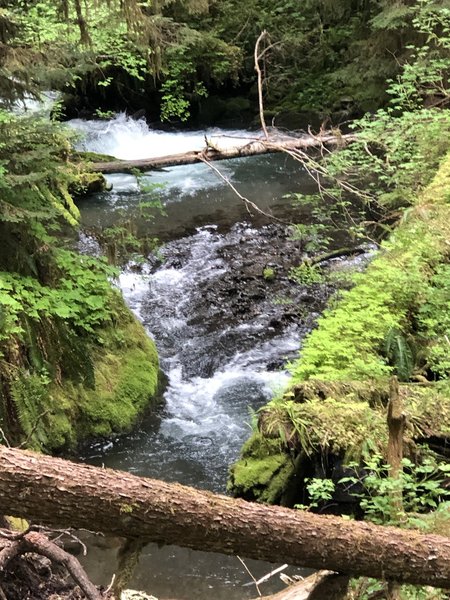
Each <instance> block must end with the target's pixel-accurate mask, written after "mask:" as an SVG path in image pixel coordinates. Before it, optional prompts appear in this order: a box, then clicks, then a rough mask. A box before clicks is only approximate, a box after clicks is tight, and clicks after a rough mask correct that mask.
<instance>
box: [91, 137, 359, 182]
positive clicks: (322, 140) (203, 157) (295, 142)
mask: <svg viewBox="0 0 450 600" xmlns="http://www.w3.org/2000/svg"><path fill="white" fill-rule="evenodd" d="M353 139H354V136H352V135H343V136H333V135H322V136H317V137H316V136H311V135H307V136H304V137H301V138H290V139H288V140H286V139H282V140H280V141H265V140H260V139H258V140H254V141H251V142H249V143H247V144H245V145H241V146H236V147H233V148H224V149H219V148H215V147H214V146H213V145H212V144H210V143H209V141H207V143H208V148H205V149H204V150H199V151H196V150H194V151H191V152H183V153H181V154H170V155H167V156H159V157H155V158H142V159H139V160H119V159H118V160H116V161H110V162H95V163H93V165H92V169H93V170H94V171H97V172H99V173H126V172H129V171H133V170H139V171H150V170H151V169H163V168H164V167H174V166H178V165H189V164H193V163H198V162H205V161H214V160H225V159H228V158H240V157H243V156H253V155H258V154H269V153H273V152H283V151H286V150H288V151H290V152H292V151H295V150H299V149H302V150H305V149H309V148H318V147H321V146H322V145H341V144H342V143H345V142H347V141H352V140H353Z"/></svg>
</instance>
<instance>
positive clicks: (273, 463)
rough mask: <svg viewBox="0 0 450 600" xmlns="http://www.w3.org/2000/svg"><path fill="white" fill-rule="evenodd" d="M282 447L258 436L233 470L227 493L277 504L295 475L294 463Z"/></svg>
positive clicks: (253, 437)
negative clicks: (281, 449)
mask: <svg viewBox="0 0 450 600" xmlns="http://www.w3.org/2000/svg"><path fill="white" fill-rule="evenodd" d="M280 448H281V447H280V444H279V443H274V441H273V440H267V439H265V438H264V437H263V436H262V435H261V434H259V433H255V434H254V435H253V436H252V437H251V438H250V440H249V441H248V442H247V443H246V444H245V446H244V448H243V457H242V458H241V459H240V460H239V461H238V462H237V463H235V464H234V465H233V466H232V467H231V469H230V479H229V482H228V488H227V489H228V491H229V492H230V493H232V494H233V495H234V496H241V497H244V498H247V499H249V500H257V501H258V502H266V503H268V504H275V503H276V502H277V501H279V500H280V498H281V496H282V494H283V492H284V491H285V489H286V487H287V485H288V483H289V480H290V478H291V477H292V475H293V473H294V469H295V466H294V463H293V461H292V459H291V458H290V457H289V456H288V455H287V454H286V453H284V452H282V451H280Z"/></svg>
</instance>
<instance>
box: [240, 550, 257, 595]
mask: <svg viewBox="0 0 450 600" xmlns="http://www.w3.org/2000/svg"><path fill="white" fill-rule="evenodd" d="M237 558H238V560H240V561H241V563H242V565H243V566H244V569H245V570H246V571H247V573H248V574H249V575H250V577H251V578H252V579H253V583H254V584H255V587H256V589H257V591H258V596H262V594H261V590H260V589H259V587H258V582H257V581H256V579H255V578H254V577H253V574H252V573H251V571H250V569H249V568H248V567H247V565H246V564H245V562H244V561H243V560H242V558H241V557H240V556H238V557H237Z"/></svg>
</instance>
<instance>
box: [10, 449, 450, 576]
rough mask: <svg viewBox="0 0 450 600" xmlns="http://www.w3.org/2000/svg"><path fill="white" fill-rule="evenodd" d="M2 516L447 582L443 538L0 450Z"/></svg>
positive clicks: (449, 563) (448, 552) (448, 541)
mask: <svg viewBox="0 0 450 600" xmlns="http://www.w3.org/2000/svg"><path fill="white" fill-rule="evenodd" d="M0 512H1V513H5V514H11V515H16V516H21V517H24V518H27V519H30V520H32V521H33V522H41V523H44V524H46V525H50V526H56V527H60V526H64V527H68V526H71V527H75V528H89V529H96V530H98V531H102V532H104V533H106V534H111V535H119V536H124V537H127V538H142V539H145V540H147V541H152V542H157V543H160V544H175V545H178V546H184V547H187V548H193V549H198V550H205V551H211V552H223V553H226V554H239V555H241V556H246V557H249V558H256V559H262V560H269V561H284V562H289V563H291V564H294V565H301V566H305V567H311V568H315V569H325V568H326V569H330V570H333V571H337V572H340V573H346V574H349V573H351V574H354V575H363V576H369V577H376V578H385V579H394V580H397V581H401V582H407V583H413V584H426V585H431V586H435V587H450V538H446V537H441V536H437V535H422V534H420V533H418V532H415V531H404V530H401V529H395V528H390V527H379V526H376V525H373V524H370V523H364V522H352V521H346V520H344V519H341V518H338V517H332V516H319V515H313V514H311V513H304V512H301V511H296V510H291V509H287V508H282V507H277V506H263V505H259V504H252V503H249V502H245V501H243V500H236V499H233V498H229V497H226V496H220V495H216V494H212V493H210V492H206V491H198V490H195V489H193V488H189V487H186V486H182V485H178V484H169V483H165V482H161V481H156V480H152V479H145V478H140V477H136V476H133V475H130V474H128V473H119V472H115V471H111V470H108V469H100V468H97V467H92V466H88V465H80V464H74V463H71V462H68V461H65V460H62V459H58V458H52V457H48V456H42V455H38V454H35V453H32V452H25V451H22V450H17V449H13V448H6V447H2V448H1V449H0Z"/></svg>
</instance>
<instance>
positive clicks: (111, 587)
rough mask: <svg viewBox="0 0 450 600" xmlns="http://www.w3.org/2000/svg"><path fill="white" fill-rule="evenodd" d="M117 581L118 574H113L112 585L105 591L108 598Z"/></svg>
mask: <svg viewBox="0 0 450 600" xmlns="http://www.w3.org/2000/svg"><path fill="white" fill-rule="evenodd" d="M115 580H116V574H115V573H113V576H112V578H111V583H110V584H109V585H108V587H107V588H106V590H105V596H107V595H108V594H109V592H110V591H111V590H112V589H113V587H114V582H115Z"/></svg>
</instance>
